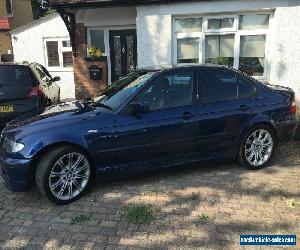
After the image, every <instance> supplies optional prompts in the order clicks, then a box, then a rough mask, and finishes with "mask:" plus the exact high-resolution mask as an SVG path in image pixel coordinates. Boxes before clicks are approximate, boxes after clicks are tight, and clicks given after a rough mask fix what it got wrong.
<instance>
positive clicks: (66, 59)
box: [62, 52, 73, 68]
mask: <svg viewBox="0 0 300 250" xmlns="http://www.w3.org/2000/svg"><path fill="white" fill-rule="evenodd" d="M62 54H63V66H64V67H65V68H66V67H72V66H73V57H72V52H63V53H62Z"/></svg>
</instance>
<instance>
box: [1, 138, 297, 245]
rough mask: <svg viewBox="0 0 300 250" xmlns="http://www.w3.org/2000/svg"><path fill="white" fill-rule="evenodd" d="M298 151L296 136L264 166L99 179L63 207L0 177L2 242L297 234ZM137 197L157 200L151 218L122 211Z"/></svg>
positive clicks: (174, 241) (214, 240)
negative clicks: (12, 188)
mask: <svg viewBox="0 0 300 250" xmlns="http://www.w3.org/2000/svg"><path fill="white" fill-rule="evenodd" d="M299 154H300V143H299V144H296V143H293V144H289V145H287V146H285V147H283V148H280V150H277V152H276V155H275V157H274V158H273V161H272V163H271V164H270V167H268V168H265V169H263V170H261V171H247V170H244V169H243V168H240V167H239V166H238V165H237V164H235V163H231V164H220V165H214V164H211V165H206V166H200V167H198V168H186V169H184V170H180V171H176V172H174V171H173V172H168V173H163V174H157V175H152V176H146V177H136V178H132V179H130V180H124V181H118V182H113V183H108V184H102V185H101V184H98V185H97V186H96V187H94V188H93V190H92V191H91V192H90V193H89V194H87V195H86V196H85V197H83V198H82V199H81V200H80V201H78V202H75V203H73V204H71V205H67V206H63V207H62V206H56V205H53V204H50V203H48V202H47V201H46V200H45V199H44V198H42V197H41V196H40V195H39V193H38V192H37V190H35V189H34V190H32V191H31V192H30V193H25V194H16V193H12V192H9V191H7V190H6V189H5V188H4V185H3V181H2V180H1V181H0V246H1V247H3V248H7V249H14V248H24V249H40V248H42V247H44V248H47V249H48V248H49V249H51V248H52V249H56V248H59V247H60V248H63V249H70V248H74V249H83V248H85V249H90V248H95V249H128V248H129V249H131V248H132V249H137V248H139V249H141V248H143V249H148V248H151V249H200V248H201V249H206V248H207V249H237V248H239V235H240V234H242V233H251V234H264V233H274V234H277V233H282V234H287V233H289V234H292V233H295V234H298V237H300V217H299V216H300V203H299V202H300V192H299V191H300V182H299V180H300V156H299ZM141 204H152V205H153V206H152V207H150V208H154V207H155V209H154V210H153V211H152V210H151V212H152V214H151V216H150V217H146V219H149V223H148V224H135V223H133V222H132V220H130V216H127V217H124V211H127V210H126V209H124V207H125V208H128V206H129V207H131V208H134V207H139V205H141ZM125 214H126V213H125ZM122 215H123V216H122ZM127 215H128V214H127ZM131 219H132V218H131ZM144 222H145V221H144ZM298 247H300V245H299V243H298ZM253 249H258V248H257V247H255V248H253Z"/></svg>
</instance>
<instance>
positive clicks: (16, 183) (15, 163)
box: [0, 152, 33, 192]
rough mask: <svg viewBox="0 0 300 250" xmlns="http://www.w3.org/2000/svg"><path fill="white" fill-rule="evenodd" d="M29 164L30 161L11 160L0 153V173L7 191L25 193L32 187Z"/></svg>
mask: <svg viewBox="0 0 300 250" xmlns="http://www.w3.org/2000/svg"><path fill="white" fill-rule="evenodd" d="M30 163H31V160H30V159H13V158H11V157H9V156H7V155H5V153H4V152H0V171H1V175H2V177H3V179H4V182H5V186H6V187H7V188H8V189H9V190H11V191H14V192H26V191H28V190H29V189H30V188H31V187H32V186H33V183H32V175H31V171H30V165H31V164H30Z"/></svg>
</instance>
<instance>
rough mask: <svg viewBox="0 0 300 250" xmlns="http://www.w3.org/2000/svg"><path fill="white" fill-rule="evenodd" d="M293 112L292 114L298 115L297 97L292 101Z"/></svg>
mask: <svg viewBox="0 0 300 250" xmlns="http://www.w3.org/2000/svg"><path fill="white" fill-rule="evenodd" d="M291 112H292V114H296V113H297V104H296V99H295V96H294V97H293V100H292V106H291Z"/></svg>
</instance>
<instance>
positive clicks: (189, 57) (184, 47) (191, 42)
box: [177, 38, 199, 63]
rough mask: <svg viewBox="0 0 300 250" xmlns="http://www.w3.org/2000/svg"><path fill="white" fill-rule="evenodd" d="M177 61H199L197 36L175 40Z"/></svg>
mask: <svg viewBox="0 0 300 250" xmlns="http://www.w3.org/2000/svg"><path fill="white" fill-rule="evenodd" d="M177 62H178V63H199V38H183V39H178V40H177Z"/></svg>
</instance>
